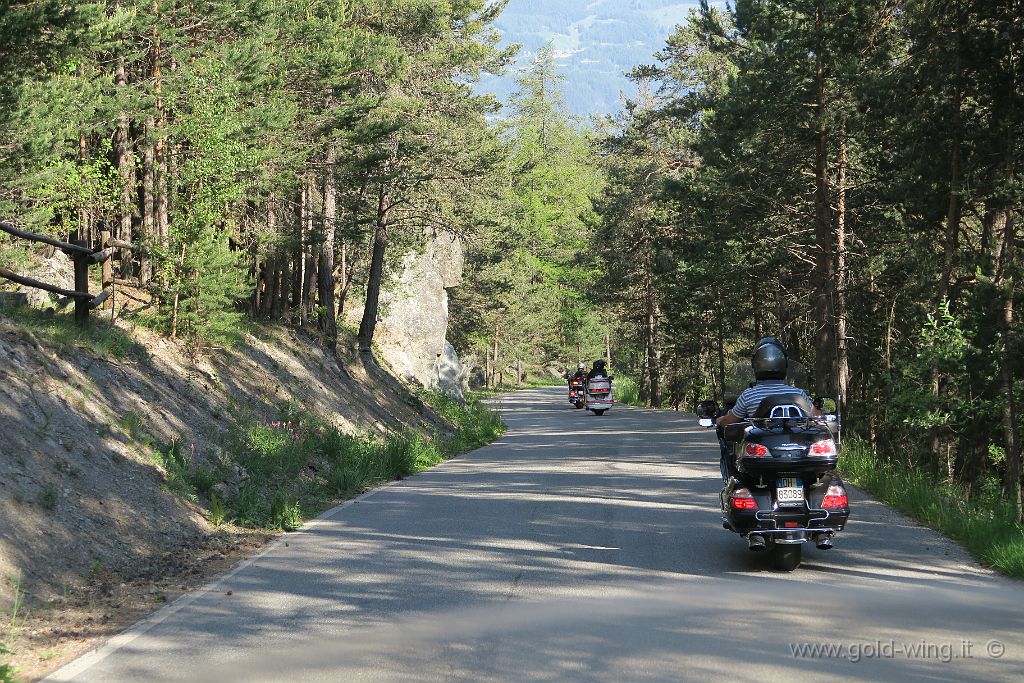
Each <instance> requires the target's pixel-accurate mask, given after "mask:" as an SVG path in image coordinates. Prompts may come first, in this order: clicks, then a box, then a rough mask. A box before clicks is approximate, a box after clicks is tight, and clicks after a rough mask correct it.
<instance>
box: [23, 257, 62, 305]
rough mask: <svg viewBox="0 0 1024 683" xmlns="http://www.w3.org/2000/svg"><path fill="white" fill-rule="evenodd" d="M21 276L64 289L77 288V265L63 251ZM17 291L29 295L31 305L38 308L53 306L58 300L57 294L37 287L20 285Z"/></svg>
mask: <svg viewBox="0 0 1024 683" xmlns="http://www.w3.org/2000/svg"><path fill="white" fill-rule="evenodd" d="M19 275H24V276H25V277H30V278H32V279H33V280H39V281H40V282H45V283H46V284H48V285H56V286H57V287H61V288H62V289H74V288H75V264H74V262H73V261H72V260H71V259H70V258H69V257H68V256H67V255H66V254H64V252H62V251H57V250H54V252H53V254H52V255H51V256H49V257H47V258H43V259H40V260H39V261H38V262H37V263H35V264H33V265H32V266H30V267H29V268H28V269H27V270H25V271H24V272H21V273H19ZM17 291H19V292H24V293H25V294H26V295H28V303H29V305H31V306H36V307H38V308H47V307H49V306H53V305H54V302H56V301H57V299H58V297H57V295H56V294H51V293H50V292H47V291H45V290H42V289H36V288H35V287H26V286H24V285H19V286H18V288H17Z"/></svg>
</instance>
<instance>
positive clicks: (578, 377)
mask: <svg viewBox="0 0 1024 683" xmlns="http://www.w3.org/2000/svg"><path fill="white" fill-rule="evenodd" d="M586 380H587V366H586V364H585V363H584V362H583V361H580V362H579V363H577V365H576V374H574V375H570V376H569V388H570V389H572V385H573V382H579V383H580V384H581V385H582V384H583V383H584V382H586Z"/></svg>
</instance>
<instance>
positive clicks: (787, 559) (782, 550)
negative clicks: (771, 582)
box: [771, 543, 804, 572]
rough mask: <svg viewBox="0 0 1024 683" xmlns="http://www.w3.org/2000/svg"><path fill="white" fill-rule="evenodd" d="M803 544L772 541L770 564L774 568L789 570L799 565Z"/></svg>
mask: <svg viewBox="0 0 1024 683" xmlns="http://www.w3.org/2000/svg"><path fill="white" fill-rule="evenodd" d="M803 547H804V546H803V544H802V543H801V544H795V545H794V544H787V543H773V544H772V550H771V560H772V564H773V565H774V566H775V568H776V569H781V570H782V571H784V572H791V571H793V570H794V569H796V568H797V567H799V566H800V560H801V556H802V555H803Z"/></svg>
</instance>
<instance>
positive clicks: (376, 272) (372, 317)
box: [358, 188, 389, 351]
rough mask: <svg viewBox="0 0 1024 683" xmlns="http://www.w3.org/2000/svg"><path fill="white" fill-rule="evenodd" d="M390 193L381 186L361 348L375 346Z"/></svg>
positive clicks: (362, 325) (361, 327)
mask: <svg viewBox="0 0 1024 683" xmlns="http://www.w3.org/2000/svg"><path fill="white" fill-rule="evenodd" d="M388 201H389V200H388V194H387V190H385V189H384V188H381V191H380V197H379V199H378V202H377V227H376V228H375V229H374V250H373V254H372V255H371V257H370V276H369V278H368V280H367V301H366V305H365V307H364V309H362V321H360V323H359V339H358V340H359V350H360V351H370V350H371V349H372V348H373V341H374V332H375V331H376V330H377V315H378V312H379V309H380V297H381V283H382V280H383V278H384V252H385V250H386V249H387V239H388V234H387V230H388V225H387V219H388V218H387V210H388Z"/></svg>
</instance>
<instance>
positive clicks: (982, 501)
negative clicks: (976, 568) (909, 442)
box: [839, 437, 1024, 578]
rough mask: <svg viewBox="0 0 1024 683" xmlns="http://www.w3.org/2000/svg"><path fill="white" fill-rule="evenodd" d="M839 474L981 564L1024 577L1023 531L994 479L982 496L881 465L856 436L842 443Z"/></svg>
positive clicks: (896, 465)
mask: <svg viewBox="0 0 1024 683" xmlns="http://www.w3.org/2000/svg"><path fill="white" fill-rule="evenodd" d="M839 462H840V470H841V471H842V473H843V475H844V476H845V477H846V478H847V479H848V480H849V481H850V482H851V483H853V484H855V485H857V486H860V487H861V488H863V489H865V490H867V491H869V492H870V493H872V494H873V495H875V496H876V497H878V498H879V499H880V500H882V501H883V502H885V503H887V504H889V505H891V506H893V507H894V508H896V509H897V510H899V511H900V512H904V513H906V514H908V515H910V516H912V517H914V518H915V519H917V520H919V521H920V522H922V523H923V524H925V525H927V526H929V527H931V528H933V529H936V530H938V531H941V532H943V533H944V534H946V535H947V536H949V537H950V538H952V539H954V540H956V541H957V542H959V543H960V544H962V545H963V546H964V547H965V548H967V550H968V551H969V552H970V553H971V554H972V555H973V556H974V557H975V558H977V559H978V560H979V561H980V562H982V563H984V564H986V565H988V566H991V567H993V568H995V569H997V570H999V571H1001V572H1003V573H1004V574H1007V575H1008V576H1013V577H1016V578H1024V526H1022V525H1021V524H1019V523H1017V521H1016V515H1015V511H1014V509H1013V506H1012V505H1011V504H1010V502H1009V501H1007V500H1006V499H1005V498H1004V497H1003V496H1002V495H1001V492H1000V487H999V483H998V481H996V480H993V481H991V482H989V483H988V484H987V485H986V486H983V487H982V492H981V493H980V494H975V495H974V496H973V497H970V496H968V495H967V491H966V488H965V487H963V486H959V485H955V484H950V483H949V482H947V481H945V480H942V479H938V478H936V477H934V476H932V475H929V474H928V473H926V472H922V471H920V470H914V469H910V468H907V467H906V466H905V465H903V464H900V463H896V462H883V461H881V460H879V459H878V458H876V457H875V455H874V454H873V453H872V452H871V450H870V448H868V447H867V445H866V444H865V443H864V442H863V441H861V440H860V439H857V438H855V437H853V438H848V439H845V440H844V441H843V457H842V458H841V459H840V461H839Z"/></svg>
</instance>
